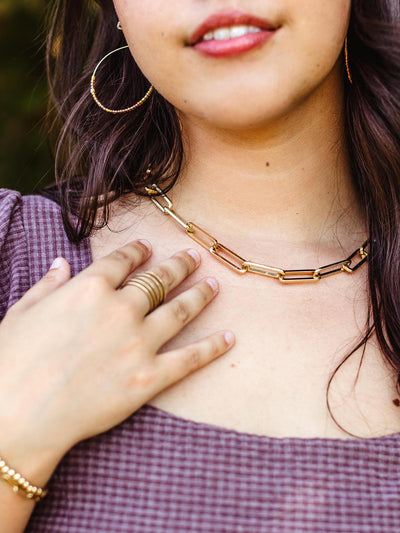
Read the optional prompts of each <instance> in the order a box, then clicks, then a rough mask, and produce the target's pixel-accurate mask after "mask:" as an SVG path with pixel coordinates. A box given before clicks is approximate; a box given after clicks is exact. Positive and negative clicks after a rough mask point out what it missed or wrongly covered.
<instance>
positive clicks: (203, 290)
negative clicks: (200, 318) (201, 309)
mask: <svg viewBox="0 0 400 533" xmlns="http://www.w3.org/2000/svg"><path fill="white" fill-rule="evenodd" d="M197 293H198V297H199V300H200V303H201V305H202V306H204V305H206V304H208V303H209V301H210V300H211V298H212V297H213V296H214V293H213V291H212V289H211V287H210V286H209V285H208V284H207V283H202V284H201V285H198V286H197Z"/></svg>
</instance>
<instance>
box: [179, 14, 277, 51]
mask: <svg viewBox="0 0 400 533" xmlns="http://www.w3.org/2000/svg"><path fill="white" fill-rule="evenodd" d="M230 26H255V27H257V28H259V29H260V30H264V31H266V32H269V33H270V32H272V31H275V30H277V29H278V28H277V27H276V26H274V25H273V24H272V23H271V22H269V21H268V20H266V19H263V18H259V17H256V16H254V15H250V14H246V13H242V12H241V11H225V12H223V13H216V14H214V15H211V16H210V17H208V19H206V20H205V21H204V22H203V23H202V24H200V26H199V27H198V28H197V29H196V30H195V31H194V32H193V34H192V35H191V36H190V38H189V41H188V44H189V45H190V46H195V45H196V44H199V43H202V42H203V37H204V36H205V35H206V34H207V33H209V32H212V31H214V30H217V29H219V28H226V27H230Z"/></svg>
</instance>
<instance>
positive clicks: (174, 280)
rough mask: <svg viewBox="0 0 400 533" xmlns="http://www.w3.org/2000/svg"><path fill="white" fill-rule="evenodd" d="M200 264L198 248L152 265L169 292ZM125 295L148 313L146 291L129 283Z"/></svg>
mask: <svg viewBox="0 0 400 533" xmlns="http://www.w3.org/2000/svg"><path fill="white" fill-rule="evenodd" d="M199 264H200V254H199V253H198V252H197V251H196V250H191V249H190V250H183V251H180V252H178V253H176V254H174V255H173V256H172V257H170V258H169V259H167V260H166V261H164V262H162V263H160V264H159V265H157V266H154V267H152V269H151V272H153V273H154V274H156V275H157V276H158V277H159V278H160V279H161V281H162V283H163V284H164V286H165V292H166V294H168V293H169V292H170V291H171V290H172V289H174V288H175V287H177V286H178V285H179V284H180V283H182V281H183V280H184V279H186V278H187V277H188V276H189V275H190V274H191V273H192V272H193V271H194V270H196V268H197V267H198V266H199ZM121 294H123V295H124V296H125V297H128V298H129V299H130V300H132V298H134V299H135V304H137V306H138V309H139V312H140V313H142V314H143V316H144V315H146V314H147V313H148V312H149V310H150V308H151V302H150V300H149V297H148V296H147V295H146V293H145V291H143V290H142V289H140V288H138V287H135V286H133V285H127V286H126V287H124V288H123V289H122V291H121Z"/></svg>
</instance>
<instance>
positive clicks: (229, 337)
mask: <svg viewBox="0 0 400 533" xmlns="http://www.w3.org/2000/svg"><path fill="white" fill-rule="evenodd" d="M224 337H225V341H226V344H228V346H230V345H231V344H233V343H234V342H235V336H234V334H233V333H231V332H230V331H227V332H226V333H225V334H224Z"/></svg>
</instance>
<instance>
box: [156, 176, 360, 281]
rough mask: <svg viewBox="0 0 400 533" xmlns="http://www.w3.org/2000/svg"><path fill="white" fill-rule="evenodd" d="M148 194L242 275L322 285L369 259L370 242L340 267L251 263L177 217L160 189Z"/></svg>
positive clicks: (161, 209) (205, 232)
mask: <svg viewBox="0 0 400 533" xmlns="http://www.w3.org/2000/svg"><path fill="white" fill-rule="evenodd" d="M146 191H147V192H148V194H149V196H150V200H151V201H152V202H153V203H154V204H155V205H156V206H157V207H158V209H160V211H162V212H163V213H164V214H166V215H169V216H170V217H172V218H173V219H174V220H175V221H176V222H178V223H179V224H180V225H181V226H182V227H183V228H184V229H185V231H186V233H187V234H188V235H189V237H190V238H192V239H193V240H194V241H196V242H197V243H198V244H200V245H201V246H203V248H205V249H206V250H208V251H209V252H210V253H212V254H213V255H214V256H215V257H216V258H217V259H219V260H220V261H222V262H223V263H225V264H226V265H227V266H229V267H230V268H233V269H234V270H235V271H236V272H239V273H241V274H245V273H246V272H251V273H253V274H259V275H261V276H266V277H269V278H274V279H277V280H279V281H280V282H282V283H304V282H305V283H308V282H315V281H320V280H321V279H322V278H325V277H327V276H332V275H333V274H338V273H339V272H348V273H349V274H352V273H353V272H355V271H356V270H357V269H358V268H360V266H361V265H363V264H364V263H365V261H366V260H367V258H368V253H367V252H366V251H365V247H366V246H367V244H368V241H366V242H365V243H364V244H363V245H362V246H361V248H359V249H358V250H356V251H355V252H354V253H352V254H351V255H350V256H349V257H348V258H347V259H345V260H344V261H338V262H337V263H331V264H330V265H326V266H323V267H320V268H316V269H303V270H284V269H282V268H276V267H271V266H268V265H263V264H261V263H254V262H252V261H247V260H246V259H244V258H243V257H241V256H240V255H238V254H237V253H236V252H234V251H233V250H231V249H229V248H227V247H226V246H224V245H223V244H221V243H220V242H218V241H217V239H216V238H215V237H213V236H212V235H211V234H210V233H208V232H207V231H205V230H203V229H202V228H201V227H200V226H198V225H197V224H195V223H194V222H186V221H185V220H184V219H183V218H181V217H180V216H179V215H178V214H177V213H175V211H174V210H173V204H172V202H171V200H170V199H169V198H168V196H167V195H166V194H165V193H164V192H163V191H162V190H161V189H160V188H159V187H158V186H157V185H155V184H153V185H152V187H151V188H149V187H146ZM154 194H159V195H161V197H162V199H163V200H164V202H165V203H164V204H162V203H161V202H160V201H159V200H157V199H156V198H152V195H154ZM357 256H360V260H359V261H358V263H355V264H354V265H353V259H354V258H355V257H357Z"/></svg>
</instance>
